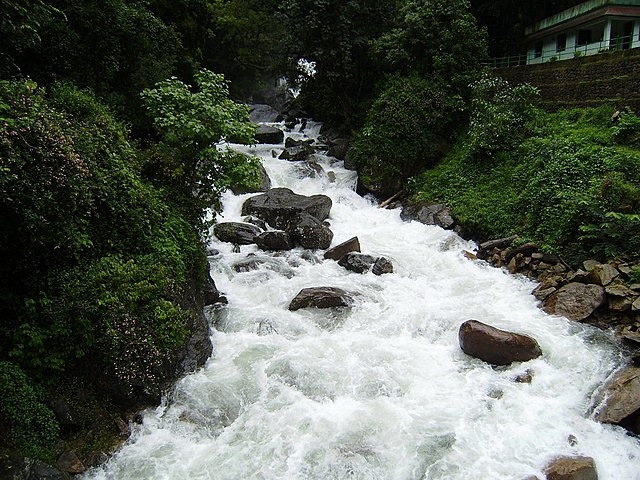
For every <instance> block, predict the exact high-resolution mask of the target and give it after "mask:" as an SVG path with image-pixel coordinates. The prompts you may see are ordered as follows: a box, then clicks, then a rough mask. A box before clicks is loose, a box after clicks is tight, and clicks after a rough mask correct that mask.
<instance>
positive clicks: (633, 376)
mask: <svg viewBox="0 0 640 480" xmlns="http://www.w3.org/2000/svg"><path fill="white" fill-rule="evenodd" d="M596 404H597V405H599V408H598V413H597V414H596V420H598V421H599V422H603V423H619V422H620V421H622V420H624V419H625V418H626V417H628V416H629V415H632V414H633V413H635V412H636V411H638V409H640V367H627V368H625V369H624V370H621V371H620V372H618V373H617V374H616V375H615V376H614V377H613V378H612V379H611V380H610V381H609V382H607V385H606V386H605V388H604V390H603V391H602V392H601V393H600V395H599V397H598V399H597V400H596Z"/></svg>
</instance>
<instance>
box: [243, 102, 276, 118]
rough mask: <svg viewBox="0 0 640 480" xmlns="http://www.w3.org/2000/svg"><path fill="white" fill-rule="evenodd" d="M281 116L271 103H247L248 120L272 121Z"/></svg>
mask: <svg viewBox="0 0 640 480" xmlns="http://www.w3.org/2000/svg"><path fill="white" fill-rule="evenodd" d="M281 118H282V115H280V112H278V110H276V109H275V108H273V107H272V106H271V105H265V104H261V103H256V104H253V105H249V120H251V121H252V122H253V123H263V122H264V123H273V122H277V121H279V120H280V119H281Z"/></svg>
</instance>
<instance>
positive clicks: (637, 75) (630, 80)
mask: <svg viewBox="0 0 640 480" xmlns="http://www.w3.org/2000/svg"><path fill="white" fill-rule="evenodd" d="M495 71H496V73H497V74H498V75H499V76H501V77H503V78H505V79H506V80H508V81H509V82H510V83H512V84H517V83H529V84H531V85H533V86H535V87H538V88H539V89H540V98H541V106H542V107H543V108H545V109H547V110H551V111H555V110H558V109H561V108H575V107H593V106H599V105H604V104H609V105H613V106H615V107H616V108H618V109H621V108H624V107H625V106H629V107H631V108H632V109H633V110H634V111H636V112H640V48H638V49H633V50H626V51H623V52H604V53H599V54H597V55H591V56H587V57H579V58H575V59H572V60H561V61H556V62H547V63H543V64H537V65H522V66H518V67H510V68H499V69H496V70H495Z"/></svg>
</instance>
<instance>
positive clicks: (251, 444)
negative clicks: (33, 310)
mask: <svg viewBox="0 0 640 480" xmlns="http://www.w3.org/2000/svg"><path fill="white" fill-rule="evenodd" d="M318 131H319V125H317V124H312V123H310V124H309V126H308V127H307V129H306V130H305V133H300V132H293V133H288V134H287V135H288V136H293V137H295V138H297V139H300V138H307V135H308V136H310V137H315V136H317V134H318ZM236 148H238V149H240V150H243V151H248V152H250V153H252V154H255V155H258V156H260V157H261V158H262V159H263V163H264V165H265V168H266V170H267V172H268V173H269V175H270V177H271V180H272V183H273V186H283V187H288V188H291V189H292V190H293V191H294V192H296V193H299V194H303V195H311V194H317V193H322V194H324V195H328V196H329V197H331V199H332V201H333V208H332V210H331V214H330V217H329V222H330V224H331V229H332V230H333V232H334V234H335V236H334V239H333V244H332V245H337V244H338V243H341V242H343V241H345V240H347V239H349V238H351V237H353V236H357V237H358V238H359V240H360V244H361V246H362V252H363V253H368V254H371V255H374V256H384V257H386V258H387V259H390V260H391V261H392V262H393V264H394V270H395V271H394V273H392V274H386V275H382V276H375V275H373V274H372V273H367V274H356V273H353V272H349V271H347V270H345V269H344V268H342V267H341V266H339V265H338V264H337V262H335V261H332V260H325V261H320V259H322V252H305V251H303V250H302V249H299V248H298V249H296V250H293V251H290V252H288V253H287V254H285V255H281V256H270V258H269V259H268V262H266V263H264V264H263V265H262V267H261V268H260V269H258V270H254V271H250V272H242V273H237V272H236V271H234V270H233V268H232V265H233V264H234V262H237V261H239V260H241V259H244V258H246V255H247V254H249V253H256V254H257V255H259V256H264V255H266V254H265V253H264V252H261V251H259V250H258V249H257V247H256V246H255V245H252V246H243V247H241V252H240V253H234V251H233V247H232V245H230V244H225V243H222V242H218V241H217V240H216V239H215V238H213V239H212V240H211V245H210V248H211V249H212V250H214V249H215V250H217V251H218V252H219V253H218V254H215V255H212V256H211V257H210V264H211V274H212V277H213V278H214V279H215V281H216V283H217V286H218V288H219V289H220V290H221V291H223V292H224V293H225V294H226V296H227V298H228V300H229V305H228V307H227V308H225V309H223V310H220V311H218V312H217V314H216V316H215V319H214V321H215V325H214V329H213V333H212V335H213V342H214V353H213V355H212V357H211V359H209V361H208V362H207V364H206V365H205V367H204V368H202V369H201V370H199V371H198V372H196V373H193V374H191V375H188V376H187V377H185V378H184V379H182V380H181V381H180V382H178V384H177V385H176V387H175V391H173V392H172V394H171V395H168V396H167V398H165V400H164V402H163V404H162V405H161V406H160V407H158V408H156V409H151V410H148V411H146V412H144V421H143V423H142V424H141V425H134V426H133V433H132V436H131V438H130V440H129V441H128V442H127V444H126V445H125V446H124V447H123V448H121V449H120V450H119V451H118V452H117V453H116V454H115V455H114V457H113V458H112V459H111V460H110V461H109V462H108V463H107V464H106V465H104V466H102V467H101V468H98V469H94V470H92V471H90V472H88V474H86V475H85V478H95V479H154V480H157V479H172V480H173V479H212V480H245V479H265V480H267V479H301V480H302V479H309V480H315V479H317V480H331V479H362V480H376V479H380V480H413V479H416V480H417V479H429V480H432V479H433V480H435V479H447V480H457V479H460V480H463V479H464V480H470V479H474V480H498V479H513V480H522V479H524V478H525V477H527V476H529V475H537V476H538V477H540V478H544V475H543V473H542V470H543V468H544V466H545V465H546V464H547V463H548V462H549V461H550V460H551V459H552V458H553V457H554V456H557V455H583V456H589V457H593V459H594V460H595V463H596V466H597V469H598V474H599V478H600V479H601V480H603V479H604V480H626V479H631V480H632V479H640V461H639V460H640V442H639V440H638V438H636V437H633V436H630V435H628V434H627V433H626V431H625V430H623V429H622V428H620V427H617V426H612V425H603V424H600V423H598V422H595V421H594V420H592V418H591V416H590V415H591V411H590V407H591V404H592V398H593V396H594V392H595V391H596V390H597V389H598V387H599V386H601V385H602V384H603V382H604V381H605V380H606V378H607V377H608V376H609V375H611V373H612V372H613V371H615V370H616V368H618V367H619V366H620V355H619V353H618V350H617V348H616V346H615V344H614V342H613V340H612V338H611V337H610V336H608V335H607V334H605V333H603V332H600V331H598V330H595V329H593V328H591V327H588V326H584V325H581V324H579V323H576V322H570V321H568V320H566V319H564V318H561V317H556V316H550V315H547V314H545V313H544V312H542V311H541V310H540V309H539V308H538V307H537V301H536V299H535V298H534V297H533V296H532V295H531V294H530V292H531V290H532V289H533V288H534V286H535V285H534V284H533V283H532V282H531V281H530V280H527V279H525V278H522V277H517V276H511V275H509V274H508V273H506V272H505V271H503V270H500V269H496V268H492V267H490V266H488V265H487V264H485V263H483V262H478V261H470V260H468V259H467V258H466V257H465V256H464V255H463V251H464V250H473V249H474V248H475V245H474V244H473V243H471V242H468V241H465V240H463V239H461V238H460V237H458V236H457V235H456V234H454V233H452V232H449V231H445V230H442V229H440V228H438V227H434V226H426V225H422V224H420V223H417V222H403V221H402V220H401V219H400V216H399V213H400V212H399V210H385V209H379V208H377V205H376V203H375V202H374V201H373V200H372V199H368V198H362V197H360V196H359V195H357V194H356V193H355V192H354V187H355V183H356V177H355V174H354V173H353V172H351V171H348V170H345V169H344V168H342V163H341V162H335V159H332V158H330V157H326V156H323V155H319V156H318V162H319V163H320V164H321V165H322V166H323V168H324V170H325V173H321V174H316V175H315V177H309V170H308V168H306V167H305V166H304V164H302V163H300V162H287V161H284V160H278V159H277V158H273V156H272V150H275V151H276V153H279V152H280V151H281V150H282V148H283V146H282V145H279V146H274V145H258V146H256V147H241V146H236ZM328 171H333V172H335V179H333V178H332V175H327V174H326V172H328ZM332 180H333V181H332ZM250 196H251V194H247V195H240V196H235V195H233V194H231V193H230V192H228V193H226V194H225V195H224V197H223V207H224V209H223V213H222V214H221V215H220V216H219V220H221V221H241V219H242V215H241V213H240V209H241V206H242V203H243V202H244V200H246V199H247V198H248V197H250ZM314 286H333V287H340V288H343V289H345V290H349V291H354V292H358V293H359V294H360V295H359V296H358V297H357V298H356V301H355V304H354V305H353V306H352V307H350V308H347V309H342V310H336V311H329V310H317V309H302V310H298V311H295V312H291V311H289V310H288V308H287V307H288V304H289V302H290V301H291V299H292V298H293V297H295V295H296V294H297V293H298V292H299V291H300V290H301V289H302V288H306V287H314ZM469 319H477V320H480V321H482V322H485V323H488V324H491V325H493V326H495V327H498V328H502V329H505V330H510V331H514V332H518V333H524V334H527V335H530V336H532V337H534V338H535V339H536V340H537V341H538V343H539V344H540V346H541V348H542V351H543V355H542V356H541V357H540V358H537V359H535V360H532V361H529V362H526V363H522V364H521V363H515V364H513V365H511V366H510V367H499V368H495V367H491V366H490V365H487V364H486V363H484V362H482V361H480V360H477V359H474V358H471V357H469V356H467V355H465V354H464V353H463V352H462V351H461V350H460V347H459V345H458V339H457V335H458V329H459V327H460V324H461V323H463V322H464V321H466V320H469ZM527 370H530V371H531V373H532V375H533V379H532V381H531V383H518V382H515V381H514V378H515V377H516V376H518V375H519V374H523V373H524V372H525V371H527Z"/></svg>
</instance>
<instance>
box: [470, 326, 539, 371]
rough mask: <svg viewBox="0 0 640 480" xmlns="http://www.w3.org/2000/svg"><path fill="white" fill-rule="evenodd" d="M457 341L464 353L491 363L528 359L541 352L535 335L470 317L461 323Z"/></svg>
mask: <svg viewBox="0 0 640 480" xmlns="http://www.w3.org/2000/svg"><path fill="white" fill-rule="evenodd" d="M458 341H459V343H460V348H462V351H463V352H464V353H466V354H467V355H470V356H472V357H476V358H479V359H480V360H484V361H485V362H487V363H491V364H492V365H510V364H511V363H513V362H526V361H528V360H532V359H534V358H538V357H539V356H540V355H542V350H540V346H539V345H538V342H536V341H535V340H534V339H533V338H531V337H529V336H526V335H520V334H518V333H512V332H507V331H505V330H500V329H498V328H495V327H492V326H491V325H487V324H486V323H482V322H479V321H477V320H468V321H466V322H464V323H463V324H462V325H461V326H460V330H459V332H458Z"/></svg>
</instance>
